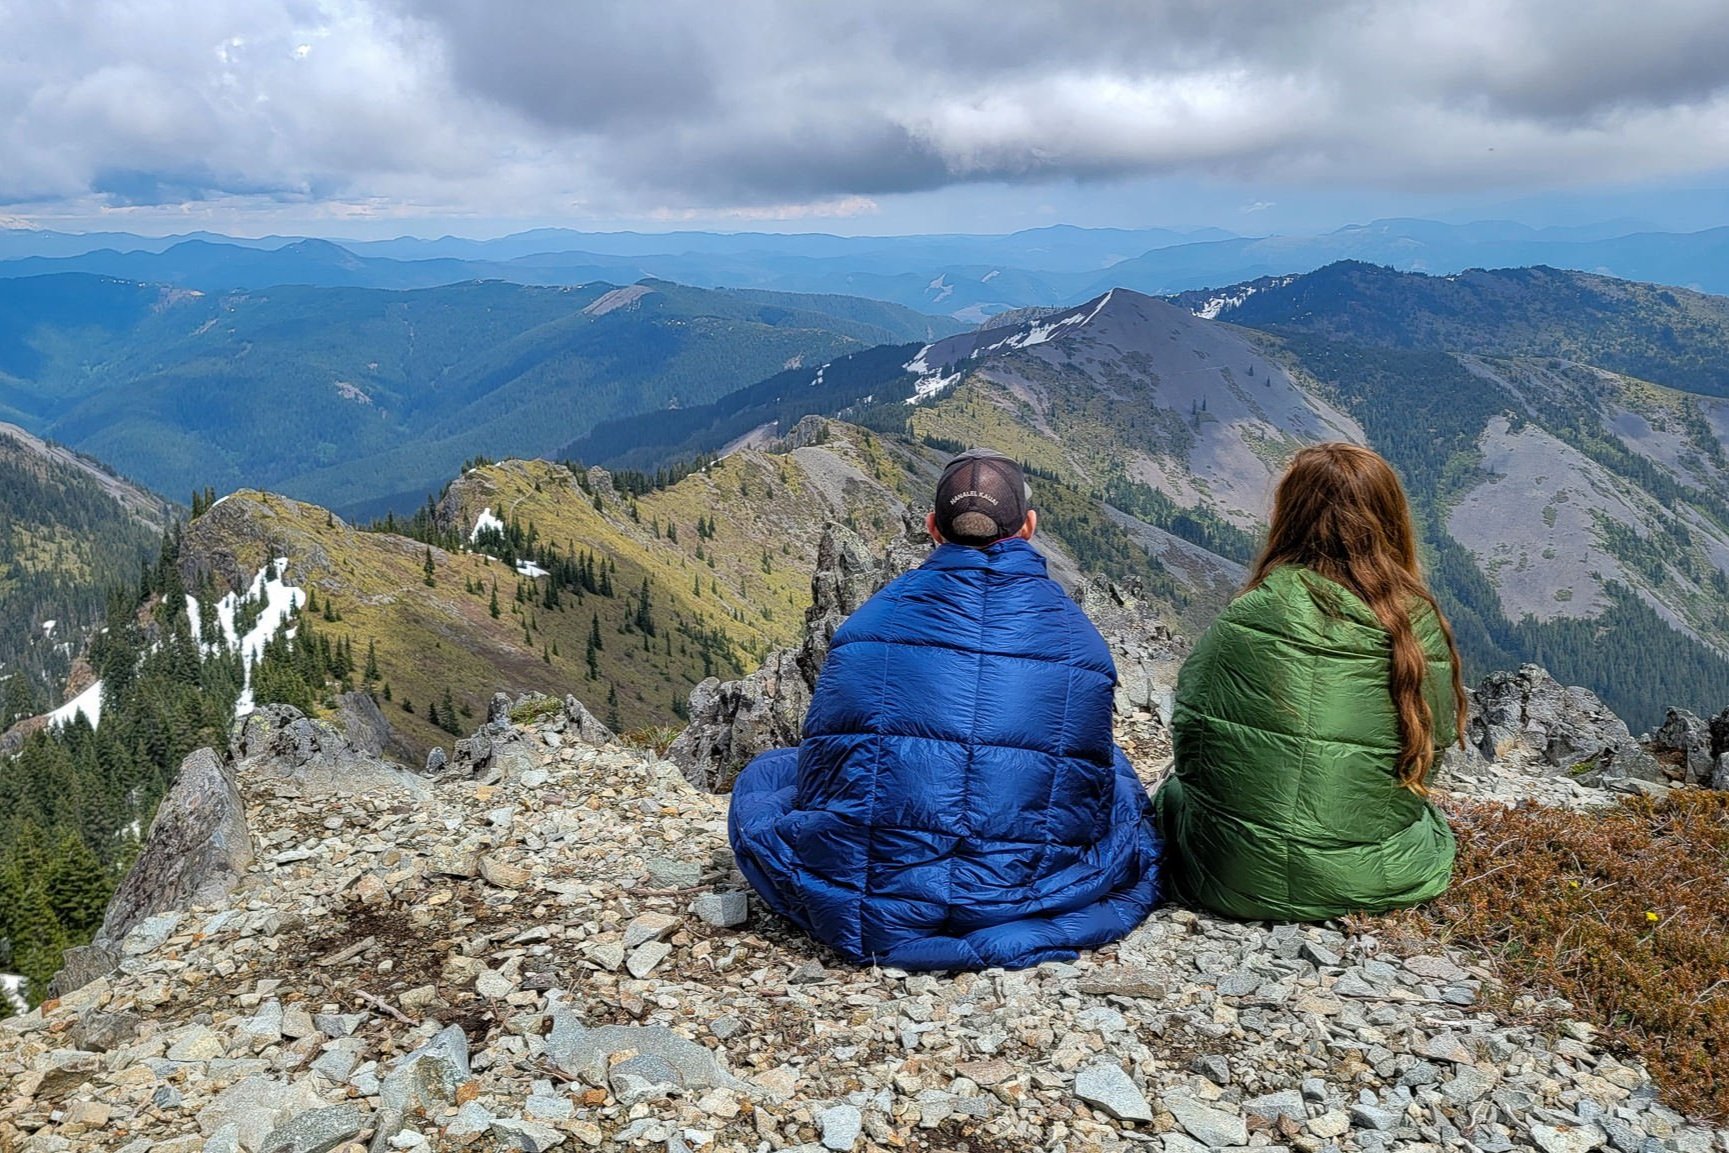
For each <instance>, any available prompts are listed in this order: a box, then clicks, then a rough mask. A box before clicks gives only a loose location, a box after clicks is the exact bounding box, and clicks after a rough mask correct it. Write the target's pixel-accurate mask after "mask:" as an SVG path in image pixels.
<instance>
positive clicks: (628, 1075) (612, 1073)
mask: <svg viewBox="0 0 1729 1153" xmlns="http://www.w3.org/2000/svg"><path fill="white" fill-rule="evenodd" d="M606 1080H607V1084H608V1085H609V1086H610V1087H611V1088H612V1093H613V1096H615V1097H617V1098H618V1099H619V1101H620V1102H622V1103H623V1104H625V1105H634V1104H636V1103H637V1102H638V1101H642V1100H647V1099H649V1098H653V1097H665V1096H666V1095H667V1094H669V1093H673V1092H676V1091H677V1090H678V1089H680V1088H682V1087H683V1080H682V1079H681V1078H680V1077H679V1074H678V1070H677V1069H674V1068H673V1067H672V1064H671V1062H669V1061H667V1060H666V1059H665V1058H664V1057H657V1056H655V1055H654V1054H652V1053H639V1054H637V1055H636V1056H635V1057H630V1058H627V1059H626V1060H623V1061H620V1062H619V1063H618V1064H616V1065H614V1066H613V1067H612V1068H610V1069H608V1070H607V1071H606Z"/></svg>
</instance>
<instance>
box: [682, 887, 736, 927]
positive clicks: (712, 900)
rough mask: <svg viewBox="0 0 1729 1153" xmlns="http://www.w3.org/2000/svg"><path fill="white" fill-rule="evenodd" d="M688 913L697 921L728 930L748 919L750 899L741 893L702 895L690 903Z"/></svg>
mask: <svg viewBox="0 0 1729 1153" xmlns="http://www.w3.org/2000/svg"><path fill="white" fill-rule="evenodd" d="M690 911H691V912H692V913H693V914H695V915H696V918H697V919H698V920H699V921H702V922H703V923H705V924H709V925H713V926H715V927H716V928H721V929H730V928H732V927H733V926H735V925H742V924H744V923H745V922H746V921H747V920H749V919H750V899H749V898H748V897H747V896H745V894H743V893H737V892H732V893H704V894H703V895H702V896H700V897H698V898H697V899H696V900H694V901H692V902H691V905H690Z"/></svg>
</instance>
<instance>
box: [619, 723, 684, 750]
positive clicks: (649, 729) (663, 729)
mask: <svg viewBox="0 0 1729 1153" xmlns="http://www.w3.org/2000/svg"><path fill="white" fill-rule="evenodd" d="M680 731H681V730H679V729H677V728H675V727H674V726H672V725H647V726H644V727H643V728H640V729H632V730H631V731H630V732H628V733H622V734H620V736H619V738H618V739H619V740H621V741H623V742H624V743H625V744H627V745H630V746H632V747H633V748H638V749H647V750H648V751H650V752H652V753H653V754H654V755H655V756H657V757H664V756H666V751H667V750H668V749H670V748H671V747H672V742H673V741H675V740H677V739H678V734H679V732H680Z"/></svg>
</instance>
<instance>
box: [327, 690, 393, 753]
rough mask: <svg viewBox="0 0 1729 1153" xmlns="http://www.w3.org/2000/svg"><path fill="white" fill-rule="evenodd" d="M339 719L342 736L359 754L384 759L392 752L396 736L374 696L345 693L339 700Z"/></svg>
mask: <svg viewBox="0 0 1729 1153" xmlns="http://www.w3.org/2000/svg"><path fill="white" fill-rule="evenodd" d="M336 716H337V720H338V721H340V722H341V725H342V734H343V736H345V737H347V738H348V743H349V744H351V745H353V746H354V747H355V748H356V749H357V750H359V751H360V752H362V753H365V754H366V755H368V756H372V757H381V756H383V755H384V753H385V750H387V749H389V748H390V746H391V738H392V737H393V736H394V735H395V734H394V733H393V732H392V731H391V728H390V722H389V721H387V720H385V719H384V714H383V713H382V712H381V711H379V708H378V702H377V701H375V700H373V699H372V694H371V693H358V692H356V693H343V694H342V695H341V696H339V697H337V698H336Z"/></svg>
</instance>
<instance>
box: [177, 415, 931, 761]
mask: <svg viewBox="0 0 1729 1153" xmlns="http://www.w3.org/2000/svg"><path fill="white" fill-rule="evenodd" d="M907 467H908V462H907V459H906V454H905V453H898V454H897V453H890V452H889V451H888V450H887V449H886V447H885V446H884V445H883V443H882V441H881V440H880V438H876V437H873V436H870V435H869V434H864V433H855V432H849V431H848V430H844V429H838V426H837V431H836V433H835V434H834V435H832V436H826V437H825V440H824V443H822V444H820V445H819V444H812V445H808V446H805V447H799V448H793V447H791V446H783V448H782V450H781V451H777V452H773V453H768V452H760V451H749V452H742V453H737V454H734V455H732V456H730V457H728V458H727V459H725V460H724V461H720V462H717V463H715V464H713V465H712V466H710V467H707V468H705V469H701V470H698V471H695V472H692V473H690V474H689V475H685V476H682V477H679V478H677V479H676V480H673V481H672V482H671V483H666V482H667V481H668V480H669V478H666V477H662V478H661V479H662V482H663V484H662V486H660V487H657V486H656V485H655V484H654V481H653V478H650V477H639V476H634V475H630V474H621V475H620V476H619V477H618V478H617V479H616V481H615V479H614V478H613V477H612V476H611V475H610V474H607V473H605V472H602V471H600V470H598V469H596V470H590V471H581V472H573V471H572V470H571V469H570V468H568V467H566V466H564V465H559V464H552V463H548V462H545V461H520V460H518V461H506V462H503V463H499V464H483V465H480V466H477V467H474V468H470V469H468V470H467V471H465V472H464V473H463V474H462V475H461V476H460V477H459V478H457V479H456V480H454V481H453V482H451V483H450V484H449V485H448V486H447V487H446V489H445V491H444V493H443V494H442V496H441V497H440V498H439V499H438V500H437V501H436V503H435V504H433V505H431V506H429V507H428V508H426V509H423V510H422V511H421V512H420V513H418V514H417V515H415V516H414V517H412V518H404V519H402V520H396V519H395V518H391V519H390V520H389V521H387V522H385V523H383V524H380V525H378V526H377V527H378V529H379V530H380V531H368V530H366V529H363V528H359V527H355V526H351V525H349V524H346V523H344V522H343V521H342V520H341V519H340V518H338V517H336V516H334V515H332V514H330V513H328V512H326V511H325V510H324V509H322V508H319V507H317V506H314V505H309V504H302V503H300V502H297V501H294V500H290V499H288V498H285V497H280V496H275V495H270V494H265V493H260V492H254V491H245V492H240V493H237V494H235V495H233V496H230V497H227V498H225V499H223V500H221V501H219V502H217V503H216V504H215V506H214V507H212V508H211V509H209V510H208V511H205V512H203V513H202V514H201V515H200V516H198V517H197V518H196V519H195V520H193V522H192V523H191V524H190V525H189V526H188V528H187V530H186V533H185V540H184V542H183V544H182V547H181V550H180V568H181V571H182V574H183V578H184V579H185V581H186V583H187V585H188V587H190V588H201V587H214V589H216V590H218V591H224V590H231V589H236V588H244V587H245V586H246V585H247V584H248V583H250V582H251V581H252V580H253V579H254V577H255V575H256V573H257V572H258V571H260V570H262V569H263V568H264V567H265V566H266V565H268V564H269V563H271V561H272V559H273V558H281V559H283V560H285V561H286V562H287V563H286V565H285V566H283V567H284V569H285V573H286V575H285V577H284V580H285V581H287V582H288V583H289V584H291V585H292V586H294V587H295V588H297V589H299V590H300V591H301V593H302V595H304V596H305V597H307V598H308V601H309V611H308V612H307V613H303V614H302V615H303V618H304V619H305V620H307V621H309V622H310V627H311V628H312V629H313V630H314V631H315V632H316V633H318V634H320V635H322V636H324V637H325V638H326V639H327V642H328V643H331V644H339V645H340V646H342V647H344V648H345V649H346V650H347V651H349V652H351V653H352V654H353V659H352V661H350V662H347V663H346V665H344V666H343V667H339V668H338V669H337V670H336V672H335V675H331V676H328V677H327V676H326V675H325V672H326V671H327V670H324V669H317V668H314V669H310V670H302V673H301V677H300V679H301V680H302V681H304V682H306V683H304V684H300V685H298V686H297V685H296V684H294V683H293V680H294V678H289V683H288V684H287V690H288V691H289V692H290V693H291V695H293V696H294V698H295V699H293V700H292V701H291V703H296V704H299V705H301V706H302V707H307V708H313V707H317V706H318V705H319V704H320V703H321V702H324V701H325V698H326V695H327V693H334V692H336V691H338V690H339V689H340V688H341V687H343V685H342V683H341V682H346V684H347V686H348V687H351V688H364V689H367V690H369V691H371V692H372V693H373V694H374V696H375V697H376V698H377V699H378V701H379V703H380V705H381V707H382V708H383V710H384V712H385V715H386V717H387V718H388V719H389V722H390V724H391V727H392V728H393V729H394V730H395V731H396V733H397V734H398V737H399V745H398V747H399V750H400V755H404V756H414V757H423V756H424V755H425V753H426V750H427V749H428V748H429V747H431V746H433V745H444V746H445V747H447V748H448V747H449V746H450V745H451V743H452V741H453V740H454V739H455V737H456V736H458V735H467V733H468V732H469V731H471V730H472V729H473V728H474V727H475V725H476V724H477V723H478V722H476V721H475V720H474V717H475V716H476V715H477V714H480V715H483V714H484V710H485V706H486V702H487V700H488V699H490V697H491V695H492V694H493V693H494V692H495V691H497V690H498V689H500V688H508V689H510V690H511V691H513V692H514V691H527V690H531V689H532V690H536V691H540V692H545V693H548V694H552V695H554V696H562V695H564V694H565V693H567V692H576V693H578V695H579V696H581V697H582V698H583V699H584V700H586V701H589V702H591V703H592V704H593V705H594V707H595V710H596V713H597V714H598V715H600V716H601V717H602V719H603V720H605V721H607V722H608V723H611V724H615V725H617V726H620V727H622V728H623V729H638V728H642V727H645V726H652V725H666V724H672V723H674V722H676V721H677V719H678V717H679V714H680V712H681V711H682V709H683V708H684V703H685V700H686V699H687V698H688V696H689V693H690V689H691V688H692V686H694V685H695V684H696V683H697V682H698V681H700V680H702V679H703V678H704V677H706V676H710V675H715V676H720V677H723V678H726V677H737V676H741V675H743V674H744V673H745V672H747V671H749V670H751V669H754V668H755V667H756V664H757V663H758V662H759V661H760V660H761V658H762V656H763V655H764V654H765V653H767V652H768V651H769V650H770V649H773V648H776V647H779V646H783V645H785V644H787V643H789V641H790V640H791V638H793V637H795V636H797V635H799V632H800V630H801V629H802V627H803V609H804V606H805V604H806V603H807V602H808V600H809V596H810V574H811V570H812V568H813V566H814V561H815V548H816V543H817V538H818V537H819V536H820V533H821V528H822V525H823V524H824V523H825V522H826V521H828V520H831V519H832V520H843V521H847V522H848V523H850V524H853V525H854V526H855V527H856V528H857V530H858V531H859V532H860V533H861V534H863V535H864V536H865V537H866V539H867V540H877V541H883V540H886V539H887V538H888V537H889V536H890V535H892V534H896V533H899V532H900V531H902V513H903V511H904V505H903V503H902V498H901V495H900V494H901V492H902V491H903V490H904V488H905V479H904V478H905V475H906V470H907ZM369 674H370V675H369ZM274 691H276V692H277V693H278V694H280V693H281V692H282V691H283V687H282V685H280V684H279V685H277V686H276V688H275V690H274ZM267 698H268V693H265V694H263V695H261V696H260V700H263V699H267ZM452 709H454V713H452V712H451V710H452Z"/></svg>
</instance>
